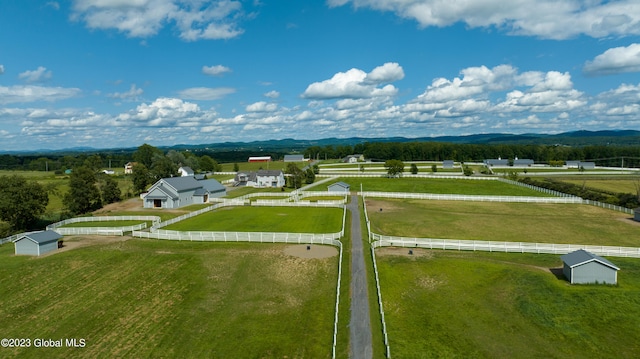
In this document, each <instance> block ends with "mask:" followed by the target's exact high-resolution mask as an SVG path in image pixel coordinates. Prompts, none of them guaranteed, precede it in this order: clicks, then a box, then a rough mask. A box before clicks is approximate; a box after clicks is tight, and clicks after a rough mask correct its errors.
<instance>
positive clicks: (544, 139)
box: [0, 130, 640, 155]
mask: <svg viewBox="0 0 640 359" xmlns="http://www.w3.org/2000/svg"><path fill="white" fill-rule="evenodd" d="M366 142H448V143H461V144H462V143H467V144H492V145H496V144H519V145H560V146H576V147H580V146H593V145H605V146H640V131H635V130H608V131H572V132H564V133H559V134H555V135H548V134H536V133H528V134H521V135H514V134H508V133H486V134H476V135H466V136H438V137H419V138H406V137H378V138H364V137H349V138H324V139H319V140H295V139H291V138H287V139H282V140H267V141H252V142H222V143H211V144H198V145H189V144H179V145H174V146H158V148H161V149H163V150H172V149H173V150H194V151H195V150H210V151H274V150H277V151H283V152H295V151H303V150H305V149H306V148H308V147H311V146H321V147H324V146H341V145H349V146H353V145H356V144H359V143H366ZM135 150H136V147H131V148H113V149H96V148H91V147H74V148H68V149H64V150H46V149H43V150H31V151H0V153H2V154H19V155H32V154H47V153H55V154H63V153H64V154H66V153H69V154H73V153H97V152H99V153H115V152H120V153H126V152H133V151H135Z"/></svg>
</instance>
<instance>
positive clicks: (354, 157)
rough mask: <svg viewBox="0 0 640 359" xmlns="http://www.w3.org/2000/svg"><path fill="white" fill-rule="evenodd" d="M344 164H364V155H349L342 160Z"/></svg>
mask: <svg viewBox="0 0 640 359" xmlns="http://www.w3.org/2000/svg"><path fill="white" fill-rule="evenodd" d="M342 162H344V163H357V162H364V155H349V156H347V157H345V158H343V159H342Z"/></svg>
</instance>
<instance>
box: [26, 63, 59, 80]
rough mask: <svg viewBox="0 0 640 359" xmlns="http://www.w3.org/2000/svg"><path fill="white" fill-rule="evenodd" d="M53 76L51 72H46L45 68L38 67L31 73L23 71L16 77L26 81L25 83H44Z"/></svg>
mask: <svg viewBox="0 0 640 359" xmlns="http://www.w3.org/2000/svg"><path fill="white" fill-rule="evenodd" d="M52 76H53V73H51V71H47V69H46V68H45V67H42V66H38V68H37V69H35V70H33V71H25V72H23V73H20V74H19V75H18V78H20V79H22V80H24V81H26V82H44V81H47V80H49V79H51V77H52Z"/></svg>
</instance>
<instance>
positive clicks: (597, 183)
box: [558, 174, 640, 194]
mask: <svg viewBox="0 0 640 359" xmlns="http://www.w3.org/2000/svg"><path fill="white" fill-rule="evenodd" d="M558 179H559V180H561V181H562V182H569V183H573V184H576V185H578V186H585V187H588V188H595V189H599V190H603V191H607V192H612V193H633V194H637V193H638V191H639V190H640V174H638V175H636V176H616V177H609V178H607V177H604V178H603V177H586V178H580V177H567V178H564V177H562V178H558Z"/></svg>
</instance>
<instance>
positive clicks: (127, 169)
mask: <svg viewBox="0 0 640 359" xmlns="http://www.w3.org/2000/svg"><path fill="white" fill-rule="evenodd" d="M136 164H137V162H127V163H126V164H125V165H124V174H126V175H130V174H132V173H133V166H135V165H136Z"/></svg>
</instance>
